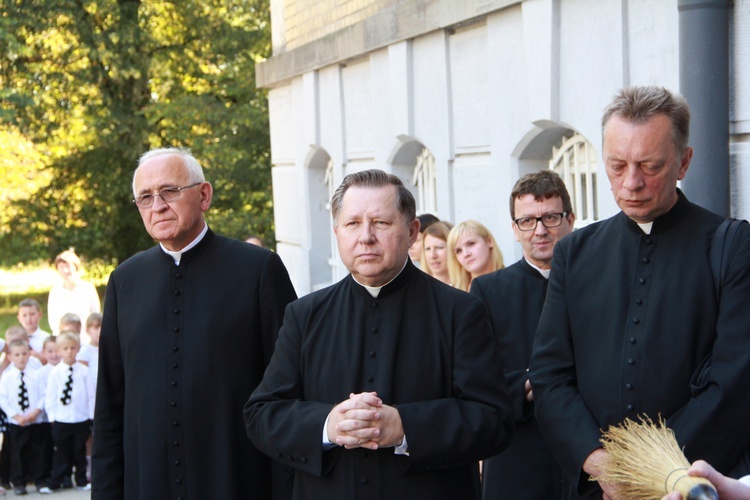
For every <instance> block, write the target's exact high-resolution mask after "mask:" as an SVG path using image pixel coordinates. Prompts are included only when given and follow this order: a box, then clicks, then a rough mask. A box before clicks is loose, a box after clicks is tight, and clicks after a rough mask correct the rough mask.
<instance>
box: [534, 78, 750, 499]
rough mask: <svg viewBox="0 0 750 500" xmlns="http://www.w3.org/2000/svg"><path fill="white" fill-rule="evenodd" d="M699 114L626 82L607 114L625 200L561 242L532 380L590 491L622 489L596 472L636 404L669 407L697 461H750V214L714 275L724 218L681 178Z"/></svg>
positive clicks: (618, 189)
mask: <svg viewBox="0 0 750 500" xmlns="http://www.w3.org/2000/svg"><path fill="white" fill-rule="evenodd" d="M689 127H690V111H689V108H688V104H687V101H686V100H685V99H684V98H683V97H681V96H679V95H677V94H673V93H672V92H670V91H668V90H667V89H664V88H662V87H654V86H644V87H631V88H627V89H624V90H622V91H621V92H620V93H619V94H618V95H617V96H616V97H615V98H614V100H613V101H612V102H611V103H610V104H609V106H608V107H607V108H606V110H605V112H604V116H603V118H602V138H603V158H604V164H605V168H606V173H607V177H608V179H609V182H610V185H611V190H612V193H613V195H614V197H615V201H616V202H617V204H618V206H619V207H620V209H621V212H620V213H618V214H617V215H615V216H613V217H611V218H610V219H607V220H604V221H601V222H599V223H596V224H591V225H589V226H587V227H585V228H582V229H580V230H578V231H575V232H574V233H572V234H571V235H570V236H568V237H566V238H563V239H562V240H561V241H560V242H559V243H558V244H557V246H556V247H555V251H554V256H553V261H552V273H551V275H550V281H549V285H548V290H547V296H546V301H545V305H544V309H543V312H542V317H541V319H540V323H539V327H538V330H537V334H536V337H535V342H534V348H533V353H532V358H531V364H530V380H531V385H532V388H533V391H534V398H535V416H536V418H537V421H538V422H539V427H540V428H541V430H542V433H543V434H544V437H545V439H546V441H547V443H548V445H549V446H550V449H551V450H552V453H553V454H554V455H555V458H556V459H557V461H558V463H559V464H560V466H561V467H562V469H563V472H564V473H565V474H566V476H567V477H568V479H569V480H570V481H571V483H572V484H573V485H576V490H577V491H576V492H574V493H575V494H578V495H591V497H590V498H596V497H601V496H604V498H618V493H617V490H616V489H615V488H614V487H613V486H612V485H611V484H608V483H606V482H605V481H604V480H600V481H598V482H597V481H596V480H597V479H598V478H599V475H600V474H601V470H602V466H603V464H604V463H606V460H607V452H606V451H604V449H603V448H602V444H601V442H600V439H601V436H602V430H605V429H607V428H608V427H609V426H611V425H617V424H619V423H620V422H622V421H624V420H625V419H626V418H631V419H635V418H636V416H637V415H647V416H650V417H651V418H652V419H654V420H656V419H657V418H658V417H659V416H661V417H663V418H664V419H666V425H667V426H668V427H669V428H671V429H673V430H674V433H675V437H676V439H677V443H678V445H679V447H680V448H682V449H684V452H685V455H686V456H687V458H688V459H689V460H691V461H692V460H696V459H699V458H700V459H705V460H707V461H708V462H709V463H711V464H712V465H713V466H714V467H716V469H717V470H718V471H719V472H720V473H722V474H725V475H728V476H730V477H740V476H742V475H745V474H748V473H749V472H750V453H749V452H748V450H749V446H750V426H749V425H748V422H750V397H748V389H747V383H748V381H750V301H749V299H750V226H748V225H747V224H742V225H740V226H739V229H738V230H737V231H736V233H735V234H734V235H733V236H734V237H733V238H732V239H731V240H732V243H731V244H726V248H724V254H725V255H726V258H725V259H724V260H723V262H722V267H721V278H720V279H719V280H717V281H714V273H713V272H712V267H711V263H710V255H711V254H710V249H711V247H712V245H717V244H718V243H717V242H718V241H719V238H715V235H717V228H719V226H720V225H721V224H722V222H723V220H724V217H722V216H720V215H717V214H715V213H712V212H709V211H708V210H705V209H704V208H702V207H700V206H698V205H695V204H693V203H691V202H690V201H688V199H687V198H686V196H685V195H684V194H683V193H682V191H680V190H679V189H678V188H677V182H678V181H679V180H681V179H683V178H684V177H685V175H686V174H687V172H688V167H689V166H690V161H691V159H692V155H693V150H692V148H691V147H690V146H688V138H689ZM716 168H726V166H725V165H716ZM721 241H724V239H723V238H722V239H721ZM717 283H720V286H717ZM590 479H594V480H595V481H590ZM667 493H668V491H665V492H664V494H667ZM587 498H589V497H588V496H587Z"/></svg>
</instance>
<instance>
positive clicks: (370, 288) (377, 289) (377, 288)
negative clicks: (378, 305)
mask: <svg viewBox="0 0 750 500" xmlns="http://www.w3.org/2000/svg"><path fill="white" fill-rule="evenodd" d="M408 262H409V259H408V258H407V259H406V261H405V262H404V267H402V268H401V271H399V272H398V274H397V275H396V276H394V277H393V279H391V280H390V281H388V283H390V282H391V281H393V280H395V279H396V278H398V275H399V274H401V273H402V272H404V269H406V264H407V263H408ZM352 279H353V280H354V281H357V278H355V277H354V275H352ZM357 283H359V281H357ZM388 283H385V284H383V285H380V286H367V285H362V283H359V284H360V285H362V286H363V287H365V290H367V292H368V293H369V294H370V295H372V296H373V298H375V299H377V298H378V294H379V293H380V289H381V288H383V287H384V286H386V285H387V284H388Z"/></svg>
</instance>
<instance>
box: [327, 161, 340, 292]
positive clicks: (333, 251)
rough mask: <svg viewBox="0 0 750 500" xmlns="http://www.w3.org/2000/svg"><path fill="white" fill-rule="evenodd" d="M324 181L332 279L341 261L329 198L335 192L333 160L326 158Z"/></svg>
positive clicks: (335, 275)
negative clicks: (326, 196)
mask: <svg viewBox="0 0 750 500" xmlns="http://www.w3.org/2000/svg"><path fill="white" fill-rule="evenodd" d="M325 183H326V187H327V188H328V201H327V202H326V205H325V206H326V210H328V221H329V223H328V234H329V240H330V254H329V257H328V265H329V266H330V268H331V275H332V276H333V279H334V280H335V279H337V277H338V275H339V274H338V271H339V263H340V262H341V259H339V255H338V251H337V248H338V247H337V246H336V235H335V234H334V233H333V216H332V214H331V199H333V194H334V193H335V192H336V187H337V186H336V184H335V182H334V179H333V160H332V159H329V160H328V166H326V176H325Z"/></svg>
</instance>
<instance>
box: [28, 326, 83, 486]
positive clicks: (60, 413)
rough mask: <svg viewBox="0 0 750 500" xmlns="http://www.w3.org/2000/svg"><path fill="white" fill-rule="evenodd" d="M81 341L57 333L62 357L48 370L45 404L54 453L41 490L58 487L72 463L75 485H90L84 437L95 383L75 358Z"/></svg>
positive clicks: (70, 335) (74, 337)
mask: <svg viewBox="0 0 750 500" xmlns="http://www.w3.org/2000/svg"><path fill="white" fill-rule="evenodd" d="M80 342H81V341H80V340H79V338H78V335H76V334H75V333H73V332H62V333H61V334H60V335H58V336H57V350H58V351H59V353H60V356H61V358H62V360H61V362H60V363H59V364H58V365H57V366H56V367H54V368H53V369H52V371H50V374H49V379H48V380H47V391H46V395H45V406H44V407H45V409H46V411H47V416H48V418H49V421H50V422H51V423H52V440H53V442H54V444H55V453H54V457H53V459H52V475H51V476H50V478H49V480H48V481H47V487H46V488H42V489H41V490H40V493H52V492H53V491H54V490H57V489H59V488H60V486H61V485H62V483H63V480H64V478H65V476H66V475H67V474H68V473H69V472H68V471H70V468H71V467H74V468H75V480H76V486H77V488H78V489H79V490H84V491H86V490H90V489H91V485H90V484H89V482H88V480H87V479H86V440H87V439H88V437H89V434H91V420H92V419H93V418H94V384H93V380H92V379H91V374H90V373H89V369H88V367H87V366H84V365H82V364H81V363H77V362H76V355H77V354H78V351H79V350H80V348H81V343H80Z"/></svg>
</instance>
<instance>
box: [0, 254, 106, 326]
mask: <svg viewBox="0 0 750 500" xmlns="http://www.w3.org/2000/svg"><path fill="white" fill-rule="evenodd" d="M93 268H94V269H93V272H92V273H91V275H89V276H86V277H85V279H87V280H89V281H93V283H94V285H96V289H97V291H98V292H99V297H100V298H103V294H104V288H105V286H106V283H107V276H108V275H109V272H111V270H112V269H113V268H114V266H113V265H109V266H105V265H102V264H99V265H98V266H93ZM59 281H60V277H59V275H58V274H57V271H55V270H54V269H53V268H52V266H50V265H49V264H46V263H36V264H32V265H25V266H13V267H10V268H7V267H6V268H0V337H3V338H4V337H5V330H7V329H8V327H9V326H11V325H17V324H18V320H17V319H16V314H17V312H18V303H19V302H21V301H22V300H23V299H27V298H30V299H36V300H37V301H39V304H41V306H42V313H45V312H46V309H47V296H48V295H49V291H50V289H51V288H52V287H53V286H54V285H56V284H57V283H59ZM83 321H85V318H84V319H83ZM39 326H40V327H41V328H42V330H46V331H48V332H49V331H50V327H49V323H48V322H47V316H46V315H43V316H42V320H41V321H40V322H39Z"/></svg>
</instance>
